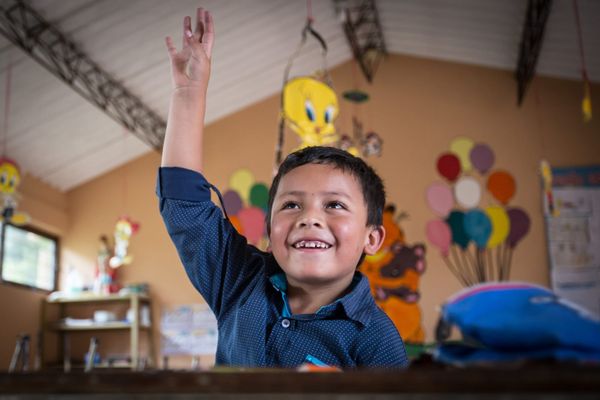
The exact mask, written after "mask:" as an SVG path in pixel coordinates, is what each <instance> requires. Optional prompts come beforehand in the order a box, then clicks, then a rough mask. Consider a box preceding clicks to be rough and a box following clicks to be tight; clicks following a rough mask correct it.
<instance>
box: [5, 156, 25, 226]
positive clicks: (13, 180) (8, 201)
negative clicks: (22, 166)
mask: <svg viewBox="0 0 600 400" xmlns="http://www.w3.org/2000/svg"><path fill="white" fill-rule="evenodd" d="M20 183H21V173H20V172H19V167H18V165H17V164H16V163H15V162H14V161H12V160H10V159H8V158H0V197H1V198H2V214H1V215H0V221H5V222H10V223H12V224H15V225H23V224H26V223H27V222H29V215H27V214H25V213H23V212H19V211H17V210H16V208H17V200H18V198H19V194H18V193H17V188H18V187H19V184H20Z"/></svg>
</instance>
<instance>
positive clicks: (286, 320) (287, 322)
mask: <svg viewBox="0 0 600 400" xmlns="http://www.w3.org/2000/svg"><path fill="white" fill-rule="evenodd" d="M281 326H283V327H284V328H289V327H290V320H289V319H284V320H282V321H281Z"/></svg>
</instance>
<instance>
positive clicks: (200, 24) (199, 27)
mask: <svg viewBox="0 0 600 400" xmlns="http://www.w3.org/2000/svg"><path fill="white" fill-rule="evenodd" d="M205 14H206V11H205V10H204V9H203V8H198V9H197V10H196V31H195V32H194V33H196V35H197V36H199V37H200V41H202V37H203V36H204V30H205V29H204V15H205Z"/></svg>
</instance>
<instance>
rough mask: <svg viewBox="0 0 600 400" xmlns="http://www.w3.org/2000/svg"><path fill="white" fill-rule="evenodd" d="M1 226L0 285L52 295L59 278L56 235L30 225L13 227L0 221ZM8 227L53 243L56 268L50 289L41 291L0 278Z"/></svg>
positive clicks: (13, 225) (58, 247) (58, 248)
mask: <svg viewBox="0 0 600 400" xmlns="http://www.w3.org/2000/svg"><path fill="white" fill-rule="evenodd" d="M1 224H2V229H0V284H2V285H7V286H13V287H17V288H24V289H29V290H32V291H36V292H40V293H52V292H54V291H55V290H57V287H58V276H59V269H60V238H59V237H58V236H57V235H53V234H51V233H49V232H46V231H43V230H41V229H38V228H36V227H34V226H32V225H28V224H27V225H15V224H11V223H10V222H6V221H2V222H1ZM8 225H10V226H11V227H13V228H17V229H21V230H24V231H27V232H31V233H35V234H36V235H39V236H43V237H45V238H47V239H50V240H53V241H54V243H55V244H56V247H55V249H54V259H55V260H56V268H54V285H53V286H52V289H42V288H39V287H36V286H31V285H26V284H24V283H19V282H13V281H8V280H5V279H4V278H3V277H2V271H3V269H4V239H5V234H6V227H7V226H8Z"/></svg>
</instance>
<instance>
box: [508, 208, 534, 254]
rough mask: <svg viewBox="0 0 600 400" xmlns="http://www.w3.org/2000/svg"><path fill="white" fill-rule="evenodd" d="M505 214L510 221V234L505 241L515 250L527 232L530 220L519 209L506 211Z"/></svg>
mask: <svg viewBox="0 0 600 400" xmlns="http://www.w3.org/2000/svg"><path fill="white" fill-rule="evenodd" d="M507 214H508V219H509V220H510V232H509V233H508V237H507V238H506V241H507V243H508V245H509V246H510V248H515V246H516V245H517V243H519V242H520V241H521V239H523V238H524V237H525V235H527V232H529V227H530V226H531V220H530V219H529V215H527V213H526V212H525V211H524V210H522V209H520V208H511V209H509V210H508V211H507Z"/></svg>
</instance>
